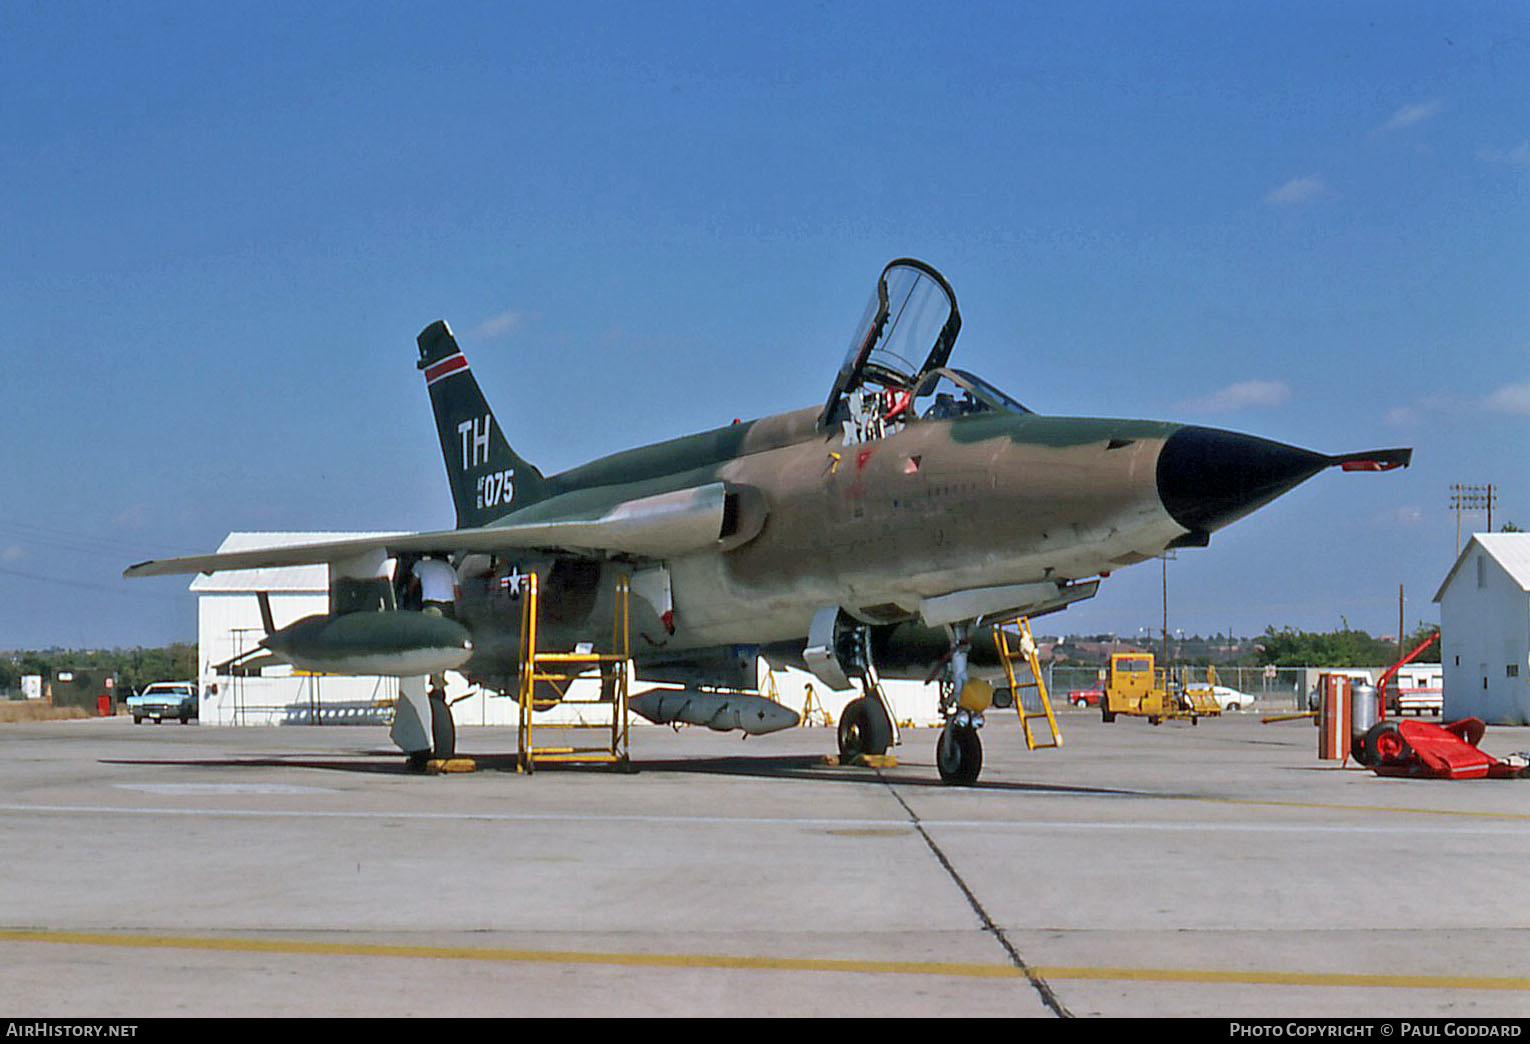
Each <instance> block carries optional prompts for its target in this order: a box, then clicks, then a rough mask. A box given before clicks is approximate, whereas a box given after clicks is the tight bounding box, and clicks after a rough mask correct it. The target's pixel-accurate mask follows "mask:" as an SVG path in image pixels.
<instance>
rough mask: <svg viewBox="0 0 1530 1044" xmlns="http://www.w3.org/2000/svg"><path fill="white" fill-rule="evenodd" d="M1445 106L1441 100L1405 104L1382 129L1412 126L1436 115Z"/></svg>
mask: <svg viewBox="0 0 1530 1044" xmlns="http://www.w3.org/2000/svg"><path fill="white" fill-rule="evenodd" d="M1443 108H1445V106H1444V104H1443V103H1442V102H1440V101H1426V102H1421V103H1419V104H1417V105H1404V106H1403V107H1402V108H1400V109H1398V110H1397V111H1396V112H1394V113H1393V114H1392V118H1391V119H1389V120H1387V122H1386V123H1383V124H1382V125H1381V130H1382V131H1383V132H1386V131H1396V130H1402V129H1403V128H1405V127H1411V126H1413V125H1414V124H1416V123H1423V122H1424V121H1425V120H1427V119H1429V118H1430V117H1431V116H1434V115H1436V114H1437V113H1439V112H1440V110H1441V109H1443Z"/></svg>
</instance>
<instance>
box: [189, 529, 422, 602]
mask: <svg viewBox="0 0 1530 1044" xmlns="http://www.w3.org/2000/svg"><path fill="white" fill-rule="evenodd" d="M397 535H398V534H397V533H394V532H387V533H230V534H229V535H228V536H226V537H224V539H223V543H221V544H219V545H218V550H219V551H220V552H223V551H254V550H257V549H260V548H267V547H288V546H290V545H292V544H316V543H320V542H322V541H326V540H350V539H353V538H356V537H374V536H375V537H387V536H397ZM190 589H191V590H192V591H195V592H196V593H197V594H231V593H242V592H249V591H323V592H327V591H328V590H329V567H328V566H326V565H323V564H320V565H303V566H284V567H282V568H280V569H231V570H228V571H227V572H223V573H213V574H212V575H211V576H198V577H197V578H196V579H195V580H193V581H191V588H190Z"/></svg>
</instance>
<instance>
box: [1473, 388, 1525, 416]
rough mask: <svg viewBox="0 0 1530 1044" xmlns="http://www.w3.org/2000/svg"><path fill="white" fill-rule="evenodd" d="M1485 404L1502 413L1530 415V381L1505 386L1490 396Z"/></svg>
mask: <svg viewBox="0 0 1530 1044" xmlns="http://www.w3.org/2000/svg"><path fill="white" fill-rule="evenodd" d="M1483 404H1484V405H1485V406H1487V408H1488V409H1490V410H1497V411H1498V412H1500V413H1524V414H1530V381H1522V382H1521V383H1519V384H1505V385H1504V386H1503V387H1502V388H1499V389H1498V390H1497V391H1495V392H1493V393H1492V394H1491V395H1489V396H1488V397H1487V398H1486V399H1485V400H1484V403H1483Z"/></svg>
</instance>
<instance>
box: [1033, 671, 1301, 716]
mask: <svg viewBox="0 0 1530 1044" xmlns="http://www.w3.org/2000/svg"><path fill="white" fill-rule="evenodd" d="M1185 670H1186V672H1187V676H1188V677H1189V678H1191V679H1193V680H1195V681H1204V680H1205V678H1206V668H1205V667H1187V668H1185ZM1319 670H1320V668H1316V667H1218V668H1217V684H1218V685H1225V686H1227V687H1228V688H1229V689H1237V690H1238V691H1239V692H1241V693H1246V694H1247V695H1249V696H1252V697H1253V698H1254V701H1255V703H1256V705H1257V706H1258V707H1259V708H1260V709H1261V710H1272V711H1279V710H1306V709H1307V694H1308V692H1309V691H1310V690H1311V688H1312V686H1313V684H1315V679H1316V676H1317V673H1318V671H1319ZM1042 673H1043V674H1044V675H1045V676H1046V682H1047V692H1048V693H1050V694H1051V696H1052V702H1053V703H1054V704H1055V705H1059V706H1060V705H1062V703H1063V702H1065V701H1066V700H1067V698H1068V693H1070V692H1081V691H1082V692H1087V691H1091V690H1099V689H1101V688H1103V687H1104V685H1105V681H1104V677H1105V668H1103V667H1089V666H1074V665H1071V664H1046V665H1044V666H1043V667H1042Z"/></svg>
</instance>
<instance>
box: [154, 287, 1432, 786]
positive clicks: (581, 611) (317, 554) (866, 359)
mask: <svg viewBox="0 0 1530 1044" xmlns="http://www.w3.org/2000/svg"><path fill="white" fill-rule="evenodd" d="M960 329H961V316H960V313H959V312H958V310H957V306H956V297H955V294H954V293H953V292H952V290H951V287H950V286H949V284H948V283H947V282H946V280H945V279H944V278H943V277H942V276H941V275H940V273H938V272H936V271H935V270H934V269H933V268H931V267H930V266H929V265H926V264H924V263H922V262H920V261H914V260H909V259H903V260H898V261H894V262H892V263H891V264H889V265H888V266H887V267H886V268H885V269H884V270H883V271H882V274H881V277H880V278H879V279H878V280H877V286H876V289H875V292H874V293H873V295H872V298H871V302H870V305H869V307H868V308H867V310H866V313H865V315H864V316H863V318H862V321H861V323H860V325H859V327H858V328H857V330H856V333H855V336H854V338H853V340H852V342H851V345H850V350H849V353H848V354H847V355H846V356H845V359H844V363H843V364H842V365H841V366H840V368H839V371H838V373H837V374H836V375H835V378H834V382H833V385H832V387H831V388H830V389H829V392H828V395H827V397H826V398H825V400H824V402H823V403H822V405H819V406H812V407H808V408H804V409H799V410H795V411H792V412H789V413H780V414H775V415H773V416H769V417H763V418H761V419H759V420H755V421H751V422H748V423H734V424H732V425H729V426H727V427H722V428H717V429H714V430H712V431H707V432H703V433H701V434H699V435H690V436H686V437H684V438H679V439H674V440H672V441H669V442H662V443H658V444H656V445H652V446H644V447H641V448H638V449H631V450H626V451H623V452H620V453H616V454H614V455H612V456H609V457H604V458H602V459H600V460H596V461H593V462H591V463H589V464H585V465H583V466H581V467H577V468H574V469H572V470H570V471H565V472H563V473H562V474H558V475H550V476H547V475H543V474H542V473H541V472H540V471H539V470H537V468H535V467H534V466H532V465H531V464H529V463H527V462H526V461H525V460H522V459H521V458H520V457H519V456H517V455H516V453H515V451H514V450H513V449H511V447H510V444H509V442H508V441H507V440H506V437H505V433H504V431H503V429H502V428H501V427H500V425H499V423H498V421H497V420H496V419H495V417H494V414H493V412H492V411H491V410H490V409H489V406H488V404H487V402H486V401H485V400H484V397H483V393H482V392H481V391H480V389H479V387H478V383H477V381H476V380H475V379H474V378H473V375H472V373H471V371H470V370H469V367H468V362H467V359H466V358H465V357H464V356H463V354H462V352H461V350H460V349H459V348H458V345H457V342H456V340H455V339H454V338H453V336H452V333H451V330H450V329H449V328H448V327H447V325H446V324H445V323H444V322H436V323H433V324H431V325H430V326H428V327H427V328H426V329H425V330H424V331H423V332H422V333H421V334H420V336H419V338H418V344H419V354H420V357H419V368H420V370H421V371H422V372H423V374H424V377H425V383H426V386H427V388H428V390H429V395H430V400H431V405H432V407H433V408H434V411H435V418H436V425H437V429H438V433H439V435H440V440H441V449H442V452H443V454H444V456H445V458H446V470H447V476H448V479H449V481H450V485H451V491H452V497H453V500H454V502H455V505H456V511H457V527H456V528H455V529H452V530H447V531H443V532H432V533H407V534H398V535H395V536H382V537H375V536H374V537H367V538H363V539H351V540H343V541H335V542H329V543H317V544H307V545H298V546H286V547H279V548H272V549H270V550H263V551H234V552H226V553H221V554H212V555H205V556H195V557H187V558H175V559H166V560H160V561H151V562H144V563H141V564H139V565H135V566H132V567H131V568H129V569H128V570H127V571H126V575H128V576H154V575H162V574H169V573H193V572H213V571H217V570H228V569H250V568H261V567H273V566H287V565H297V564H307V563H328V565H329V569H330V578H331V600H330V601H331V605H330V612H329V613H327V614H323V615H319V616H313V617H308V618H305V619H304V620H300V621H298V622H297V623H295V624H292V625H290V626H287V627H284V628H282V629H280V630H276V629H275V628H274V627H273V626H272V621H271V620H270V619H269V613H266V614H265V615H266V617H267V619H266V621H265V622H266V627H267V630H268V632H269V633H268V637H267V638H266V639H265V641H264V642H263V643H262V644H263V646H264V647H265V649H266V650H268V651H269V652H270V653H273V654H275V655H277V656H278V657H280V658H282V659H285V660H287V661H289V662H291V663H292V664H294V665H296V666H298V667H300V668H305V669H311V670H322V671H336V672H348V673H367V674H381V675H395V676H416V675H423V674H431V673H436V672H441V671H445V670H449V669H455V670H458V671H461V672H462V673H463V674H464V675H466V676H467V677H468V678H469V679H470V680H472V681H474V682H475V683H477V684H479V685H481V686H483V687H486V688H489V689H492V690H497V691H501V692H507V691H513V690H514V689H515V687H516V682H517V672H518V671H519V669H520V656H519V654H520V648H519V646H520V635H521V611H520V607H519V604H518V602H517V601H516V600H515V598H514V595H515V593H516V591H517V590H518V582H519V578H520V577H521V576H524V575H527V574H531V573H535V574H537V575H538V576H539V577H541V578H542V590H543V596H542V601H543V605H544V607H545V619H544V620H543V622H542V624H541V630H540V637H539V639H538V640H539V642H540V643H541V645H543V646H544V647H551V648H563V649H573V648H575V646H576V645H578V644H579V643H587V642H590V641H592V640H594V639H596V638H598V637H599V636H601V635H609V634H610V633H611V625H612V624H611V622H612V617H613V614H614V613H615V612H616V598H615V596H614V595H613V593H612V592H613V591H614V590H615V588H616V584H615V580H616V577H617V576H618V575H619V574H620V575H627V576H630V577H631V590H632V591H633V592H634V593H635V594H636V596H637V597H635V598H634V599H633V600H632V603H631V606H632V608H631V614H632V616H631V621H632V623H631V626H632V630H633V631H634V632H635V633H636V634H637V636H638V640H637V644H636V645H635V646H634V647H633V648H632V653H631V656H632V664H633V669H634V671H635V674H636V677H637V678H638V679H639V680H640V681H653V682H660V683H671V684H673V683H677V682H678V683H680V684H682V685H685V686H688V687H690V690H689V691H691V692H693V693H694V696H695V700H703V701H704V700H705V699H706V698H708V696H707V693H708V692H726V693H727V694H728V695H726V696H724V695H718V696H716V697H715V698H716V699H719V700H732V702H731V703H729V704H728V706H729V707H732V708H734V709H735V713H733V717H732V718H731V719H730V720H732V721H734V722H735V723H736V727H745V728H748V727H749V725H748V724H747V723H746V722H745V719H747V718H749V715H748V714H747V713H744V712H737V711H738V709H739V708H744V710H746V711H747V709H748V707H749V703H748V695H747V694H748V691H749V690H752V689H754V687H755V685H756V677H757V673H756V664H757V659H758V657H760V656H763V657H765V658H766V659H767V660H768V661H769V662H771V663H772V664H775V665H781V664H795V665H798V666H802V667H806V668H807V669H809V670H811V671H812V672H813V673H814V674H815V675H816V676H817V677H818V678H820V679H822V680H823V681H824V682H825V683H826V684H828V685H830V686H831V687H833V688H835V689H840V690H843V689H847V688H851V687H852V681H854V680H859V681H861V682H862V684H863V685H864V686H865V689H866V693H867V694H866V695H865V696H862V697H860V698H858V699H856V700H854V701H852V702H851V703H850V704H849V705H848V706H847V707H846V709H845V711H844V713H843V715H842V721H841V727H840V745H841V752H842V753H851V752H855V751H859V752H862V753H882V752H884V751H885V750H886V749H887V747H888V746H889V745H890V744H891V743H892V742H893V736H894V733H895V726H894V724H893V722H892V721H891V719H890V717H889V711H888V708H887V706H886V701H885V699H883V698H881V697H880V695H879V694H880V687H879V686H878V685H877V684H876V679H877V677H878V676H879V675H880V676H882V677H907V678H919V679H926V680H932V679H936V678H939V679H940V680H941V681H942V686H943V688H942V692H943V694H944V695H943V697H942V710H943V711H944V712H945V714H946V716H947V724H946V727H945V728H944V729H943V730H942V732H941V738H940V741H939V743H938V746H937V762H938V764H939V767H940V772H941V775H942V777H944V778H946V779H948V780H951V781H958V782H970V781H971V780H972V779H974V778H975V777H976V775H977V770H978V766H980V765H981V757H982V750H981V746H980V744H979V742H978V739H977V731H976V729H977V726H978V725H979V724H980V723H981V717H980V716H978V715H972V714H969V713H966V712H965V711H964V709H963V708H962V707H961V706H960V705H959V704H960V700H959V698H958V697H959V694H960V693H962V692H963V689H964V686H965V685H966V684H967V683H968V681H969V674H980V673H982V672H984V671H985V670H989V671H991V670H992V669H993V668H994V667H995V666H996V665H997V664H998V658H997V654H996V652H995V650H994V648H993V638H992V634H991V632H990V631H989V630H988V625H989V624H991V623H993V622H994V621H998V620H1003V619H1010V618H1014V617H1017V616H1020V615H1037V614H1040V613H1045V612H1051V611H1055V610H1057V609H1061V608H1064V607H1066V606H1068V605H1069V604H1071V603H1073V602H1076V601H1079V600H1081V599H1085V598H1090V597H1092V596H1093V595H1094V594H1095V591H1096V588H1097V587H1098V585H1099V579H1098V578H1099V577H1101V576H1103V575H1107V574H1109V573H1110V572H1111V571H1112V570H1115V569H1119V568H1121V567H1123V566H1127V565H1131V564H1133V563H1136V562H1141V561H1144V560H1146V559H1150V558H1153V557H1155V556H1158V555H1161V554H1163V553H1164V552H1165V551H1166V550H1168V549H1171V548H1181V547H1204V546H1206V544H1207V543H1208V542H1209V541H1210V537H1211V534H1212V533H1213V532H1215V531H1216V530H1218V529H1220V528H1222V527H1223V526H1226V525H1228V524H1229V523H1231V522H1233V521H1235V520H1236V519H1239V518H1241V517H1243V516H1244V515H1246V514H1248V513H1249V512H1251V511H1254V510H1255V509H1256V508H1259V507H1261V506H1263V505H1264V504H1266V503H1268V502H1269V501H1271V500H1273V499H1274V498H1276V497H1278V496H1279V495H1280V494H1282V493H1284V492H1285V491H1287V490H1289V489H1291V488H1292V487H1294V486H1296V485H1297V484H1299V483H1301V482H1303V481H1305V480H1306V479H1308V478H1310V477H1312V476H1313V475H1315V474H1317V473H1318V472H1320V471H1322V470H1324V469H1326V468H1329V467H1334V466H1338V467H1342V468H1343V469H1345V470H1351V471H1354V470H1369V471H1381V470H1388V469H1391V468H1394V467H1399V466H1405V465H1406V464H1408V463H1409V460H1410V457H1411V450H1407V449H1388V450H1376V451H1371V452H1365V453H1347V454H1340V455H1337V456H1329V455H1327V454H1322V453H1315V452H1312V451H1310V450H1305V449H1299V448H1297V447H1294V446H1288V445H1283V444H1281V443H1278V442H1271V441H1268V440H1265V439H1260V438H1256V437H1254V436H1251V435H1242V434H1237V433H1234V432H1229V431H1220V430H1216V429H1212V428H1204V427H1194V426H1186V425H1180V424H1170V423H1161V422H1156V421H1141V420H1106V419H1083V418H1072V417H1048V416H1044V415H1042V414H1038V413H1035V412H1033V411H1032V410H1030V409H1028V408H1026V407H1025V406H1023V405H1021V404H1020V403H1019V402H1017V401H1016V400H1014V399H1012V398H1010V397H1009V396H1008V395H1006V394H1004V393H1003V392H1001V391H999V390H998V389H997V388H995V387H994V386H993V385H991V384H989V383H988V382H986V381H984V380H983V379H981V378H979V377H977V376H975V375H974V374H971V373H968V372H967V371H965V370H960V369H955V368H953V367H951V366H949V365H948V361H949V359H950V356H951V353H952V349H953V348H954V347H955V344H956V338H957V334H958V332H959V331H960ZM422 558H428V559H431V560H433V561H434V563H435V564H436V565H437V566H438V567H439V566H440V565H441V564H449V565H450V567H451V569H452V570H453V571H454V573H455V578H456V583H457V588H458V590H457V593H456V596H455V604H454V605H451V606H449V607H448V609H449V610H451V611H448V612H447V613H445V614H444V615H440V616H437V615H433V614H429V613H426V612H421V611H418V610H413V609H404V608H399V605H400V604H401V603H400V602H399V601H398V600H397V599H396V598H395V595H396V592H397V588H396V587H395V586H394V584H393V583H392V582H390V581H386V580H382V581H381V582H379V580H380V578H384V577H388V576H390V575H391V576H393V577H394V578H398V577H399V576H400V574H401V573H402V572H403V571H404V568H405V563H409V564H411V565H412V564H413V563H414V562H415V561H417V560H419V559H422ZM389 560H392V561H393V562H395V563H398V566H397V568H396V569H395V570H394V571H393V572H392V573H391V574H390V572H389V570H388V562H389ZM741 692H742V693H743V694H744V695H743V697H742V699H743V701H744V702H742V703H741V702H740V698H741V697H740V696H739V694H740V693H741ZM754 699H756V700H759V701H761V703H762V704H763V703H764V702H765V701H764V699H763V697H758V696H756V697H754ZM652 702H654V703H655V706H661V705H662V704H663V703H664V702H665V701H664V700H663V699H660V700H657V701H652ZM670 702H671V703H673V702H674V701H673V700H671V701H670ZM719 706H721V704H719ZM772 706H773V705H772ZM686 708H687V710H688V713H690V714H691V715H692V718H686V719H685V720H694V718H695V716H696V714H697V710H696V704H695V702H694V701H690V702H687V703H686ZM640 709H641V708H640ZM776 710H777V711H779V712H780V713H774V714H773V716H771V717H770V719H769V720H768V721H767V720H766V718H765V717H764V716H762V717H760V718H759V719H757V722H756V723H757V724H758V729H757V731H766V730H768V729H769V728H774V727H780V726H783V725H789V724H794V723H795V721H794V716H792V715H791V712H790V711H782V710H781V709H780V708H776ZM431 712H432V714H433V716H434V720H433V723H432V724H433V728H432V729H431V730H430V732H429V733H428V734H429V735H432V736H433V737H434V739H433V740H432V742H433V744H434V753H435V754H436V755H437V756H447V757H449V756H450V755H451V753H452V751H451V749H450V748H451V746H452V743H453V737H454V730H453V729H452V728H451V727H450V712H449V710H448V709H447V708H446V706H445V704H444V703H442V702H440V701H439V700H436V701H432V703H431ZM675 713H679V712H678V711H676V712H675ZM700 718H701V719H702V720H710V719H708V717H707V714H706V713H702V714H701V715H700ZM401 745H402V744H401ZM408 752H409V753H412V754H415V755H416V756H418V755H419V754H420V753H421V752H420V751H418V750H415V751H408ZM426 753H429V752H428V751H427V752H426Z"/></svg>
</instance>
